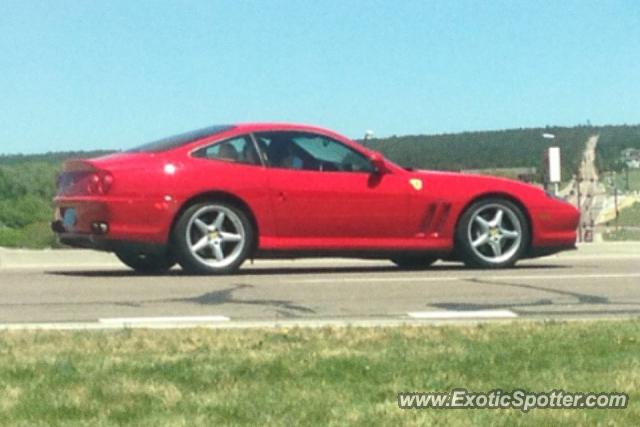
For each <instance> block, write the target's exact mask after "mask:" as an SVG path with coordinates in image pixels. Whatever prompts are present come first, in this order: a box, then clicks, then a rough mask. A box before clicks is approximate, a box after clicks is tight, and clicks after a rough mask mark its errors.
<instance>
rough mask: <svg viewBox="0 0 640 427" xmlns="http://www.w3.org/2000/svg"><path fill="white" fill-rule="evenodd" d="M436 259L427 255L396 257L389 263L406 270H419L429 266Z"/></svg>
mask: <svg viewBox="0 0 640 427" xmlns="http://www.w3.org/2000/svg"><path fill="white" fill-rule="evenodd" d="M437 260H438V258H436V257H432V256H428V255H398V256H397V257H393V258H391V262H392V263H394V264H395V265H397V266H398V267H400V268H402V269H406V270H421V269H425V268H428V267H430V266H431V264H433V263H434V262H436V261H437Z"/></svg>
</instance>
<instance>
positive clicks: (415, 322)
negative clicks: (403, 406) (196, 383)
mask: <svg viewBox="0 0 640 427" xmlns="http://www.w3.org/2000/svg"><path fill="white" fill-rule="evenodd" d="M455 320H456V319H446V318H442V319H417V318H416V319H412V318H407V317H400V318H383V319H299V320H254V321H233V322H209V323H201V324H189V323H180V324H176V323H132V324H130V325H128V324H118V323H99V322H59V323H4V324H3V323H0V331H30V330H54V331H71V330H73V331H93V330H114V331H117V330H124V329H167V330H169V329H194V328H200V329H279V328H326V327H338V328H340V327H359V328H370V327H385V328H386V327H399V326H409V325H411V326H423V325H429V326H440V325H447V324H451V322H452V321H455ZM500 320H505V319H504V318H502V319H501V318H493V319H492V318H477V319H473V318H468V319H461V320H460V321H456V324H460V323H463V324H472V325H476V324H479V323H484V322H492V321H500ZM531 321H534V322H535V321H544V320H536V319H533V320H531Z"/></svg>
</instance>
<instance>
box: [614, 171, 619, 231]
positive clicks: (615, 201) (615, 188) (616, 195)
mask: <svg viewBox="0 0 640 427" xmlns="http://www.w3.org/2000/svg"><path fill="white" fill-rule="evenodd" d="M613 185H614V187H613V204H614V206H615V209H616V231H618V214H619V213H620V212H618V186H617V185H616V184H615V182H614V184H613Z"/></svg>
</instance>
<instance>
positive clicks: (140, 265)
mask: <svg viewBox="0 0 640 427" xmlns="http://www.w3.org/2000/svg"><path fill="white" fill-rule="evenodd" d="M115 255H116V256H117V257H118V259H119V260H120V261H122V262H123V263H124V264H125V265H127V266H128V267H131V268H132V269H134V270H135V271H137V272H138V273H149V274H158V273H164V272H166V271H168V270H169V269H170V268H171V267H173V266H174V265H175V264H176V260H175V259H174V258H173V257H172V256H170V255H165V254H146V253H140V252H135V251H127V250H119V251H117V252H115Z"/></svg>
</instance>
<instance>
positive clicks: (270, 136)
mask: <svg viewBox="0 0 640 427" xmlns="http://www.w3.org/2000/svg"><path fill="white" fill-rule="evenodd" d="M55 204H56V211H55V217H56V218H55V221H54V222H53V223H52V228H53V230H54V231H55V232H56V233H58V236H59V239H60V241H61V242H62V243H65V244H67V245H70V246H78V247H88V248H94V249H100V250H106V251H112V252H114V253H115V254H116V255H117V257H118V258H119V259H120V260H122V262H124V263H125V264H126V265H128V266H129V267H131V268H133V269H135V270H137V271H142V272H162V271H165V270H167V269H169V268H171V267H172V266H173V265H175V264H176V263H179V264H180V265H181V266H182V268H183V269H184V270H186V271H188V272H192V273H205V274H207V273H208V274H218V273H230V272H233V271H236V270H237V269H238V268H239V267H240V265H241V264H242V263H243V261H245V260H246V259H247V258H265V257H289V258H295V257H309V256H345V257H361V258H384V259H390V260H391V261H393V262H394V263H395V264H397V265H398V266H400V267H405V268H419V267H426V266H428V265H430V264H431V263H433V262H434V261H435V260H437V259H447V260H460V261H463V262H464V263H465V264H466V265H469V266H473V267H481V268H498V267H509V266H512V265H513V264H514V263H515V262H516V261H517V260H518V259H521V258H526V257H536V256H541V255H546V254H551V253H555V252H558V251H561V250H564V249H570V248H574V247H575V241H576V227H577V225H578V221H579V213H578V210H577V209H576V208H575V207H573V206H572V205H570V204H569V203H567V202H565V201H563V200H561V199H558V198H555V197H554V196H552V195H549V194H547V193H545V192H544V191H543V190H541V189H539V188H537V187H534V186H531V185H527V184H524V183H521V182H517V181H512V180H508V179H502V178H494V177H487V176H475V175H466V174H459V173H447V172H436V171H422V170H412V169H405V168H402V167H400V166H397V165H395V164H394V163H392V162H390V161H388V160H386V159H385V158H383V157H382V156H381V155H380V154H379V153H377V152H374V151H371V150H368V149H367V148H365V147H363V146H362V145H360V144H358V143H355V142H353V141H351V140H349V139H347V138H345V137H343V136H341V135H338V134H336V133H334V132H331V131H328V130H325V129H320V128H317V127H310V126H302V125H291V124H239V125H233V126H212V127H209V128H205V129H200V130H196V131H193V132H189V133H185V134H182V135H177V136H173V137H170V138H166V139H163V140H160V141H156V142H152V143H149V144H146V145H142V146H140V147H137V148H133V149H131V150H128V151H124V152H119V153H116V154H112V155H109V156H105V157H99V158H95V159H90V160H69V161H67V162H66V163H65V164H64V168H63V172H62V174H61V175H60V177H59V179H58V189H57V195H56V197H55Z"/></svg>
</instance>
